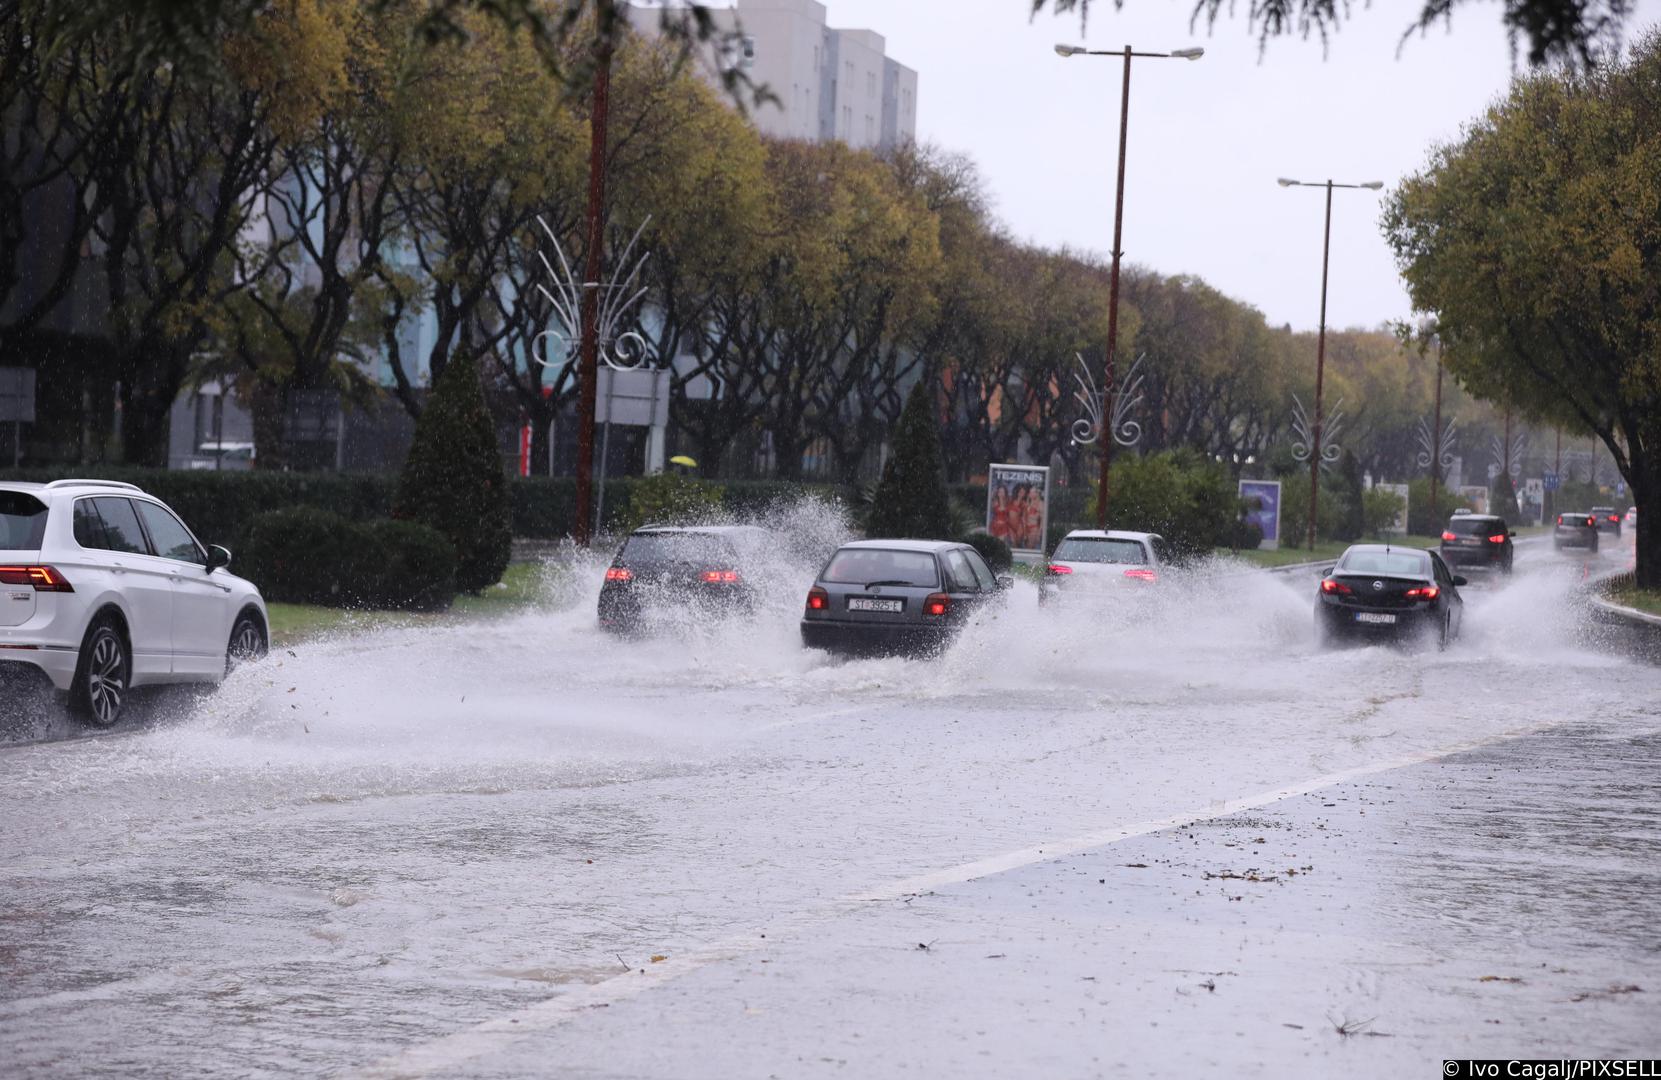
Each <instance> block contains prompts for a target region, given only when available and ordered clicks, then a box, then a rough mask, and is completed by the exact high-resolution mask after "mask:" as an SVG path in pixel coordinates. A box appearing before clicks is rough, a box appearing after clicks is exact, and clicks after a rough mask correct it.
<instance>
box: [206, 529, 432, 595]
mask: <svg viewBox="0 0 1661 1080" xmlns="http://www.w3.org/2000/svg"><path fill="white" fill-rule="evenodd" d="M237 572H238V573H239V574H241V575H242V576H243V577H246V578H248V579H249V580H250V581H252V582H253V583H254V584H255V585H258V586H259V589H260V592H261V593H262V594H263V595H264V596H265V598H266V599H267V600H272V601H279V602H283V603H291V604H323V605H327V606H329V607H368V608H401V609H409V610H415V611H434V610H440V609H443V608H447V607H449V606H450V601H451V600H452V599H453V598H454V596H455V573H456V551H455V547H454V545H452V544H451V543H450V541H449V540H448V539H447V538H446V537H445V536H444V535H443V534H442V533H440V532H438V531H437V530H436V529H432V528H429V527H428V526H426V525H418V524H416V523H415V522H411V521H384V520H383V521H374V522H367V523H359V522H354V521H348V520H346V519H345V518H343V517H341V516H340V515H339V514H331V513H329V512H328V511H327V510H319V509H316V508H314V507H296V508H293V509H288V510H273V511H271V512H270V513H267V514H261V515H259V516H258V517H256V518H254V519H253V521H252V522H250V523H249V527H248V541H247V543H246V544H245V545H244V551H243V554H242V556H241V557H240V558H239V560H238V563H237Z"/></svg>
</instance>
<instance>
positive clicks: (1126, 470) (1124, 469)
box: [1107, 450, 1241, 559]
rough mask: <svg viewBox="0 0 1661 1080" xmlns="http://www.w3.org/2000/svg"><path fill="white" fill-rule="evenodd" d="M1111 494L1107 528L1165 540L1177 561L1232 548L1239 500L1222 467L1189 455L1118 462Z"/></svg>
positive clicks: (1167, 453)
mask: <svg viewBox="0 0 1661 1080" xmlns="http://www.w3.org/2000/svg"><path fill="white" fill-rule="evenodd" d="M1111 483H1112V485H1113V486H1112V488H1110V489H1109V491H1108V503H1107V516H1108V525H1109V527H1110V528H1114V529H1133V530H1136V531H1138V532H1152V533H1158V534H1159V535H1160V536H1163V537H1164V538H1165V540H1166V541H1167V542H1168V543H1169V544H1170V545H1171V549H1172V551H1173V553H1174V554H1175V555H1176V557H1177V558H1179V559H1180V558H1191V557H1193V556H1195V555H1203V554H1209V553H1210V552H1211V551H1212V550H1213V549H1214V548H1217V547H1221V546H1224V545H1226V544H1227V543H1228V538H1229V535H1230V533H1231V532H1232V531H1233V529H1234V526H1235V523H1236V522H1237V521H1239V519H1240V505H1241V504H1240V496H1239V494H1238V492H1237V490H1236V485H1235V483H1234V481H1233V479H1232V478H1231V477H1230V475H1229V472H1228V470H1227V469H1225V468H1224V467H1223V466H1222V464H1221V463H1220V462H1217V461H1213V460H1211V459H1209V458H1207V457H1204V456H1203V455H1200V454H1197V453H1195V452H1193V451H1190V450H1175V451H1165V452H1162V453H1158V454H1150V455H1148V456H1146V457H1130V456H1128V455H1127V456H1125V457H1122V458H1120V459H1119V460H1118V461H1117V462H1116V463H1115V464H1114V466H1113V475H1112V480H1111Z"/></svg>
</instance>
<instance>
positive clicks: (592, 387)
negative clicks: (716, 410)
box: [571, 0, 612, 547]
mask: <svg viewBox="0 0 1661 1080" xmlns="http://www.w3.org/2000/svg"><path fill="white" fill-rule="evenodd" d="M596 22H597V29H596V33H597V34H598V37H597V38H596V40H595V43H594V103H593V108H592V110H591V111H590V113H589V116H588V221H587V225H588V229H587V233H588V241H587V242H588V251H587V260H586V263H585V265H584V268H583V287H582V288H583V292H582V310H581V318H582V344H581V352H580V353H579V357H578V362H577V374H578V380H579V382H580V384H581V389H580V391H579V392H580V393H581V395H582V396H581V398H580V402H581V404H580V405H579V407H578V417H577V520H576V522H575V524H574V528H573V529H572V530H571V538H572V539H573V540H575V541H576V542H577V543H578V544H579V545H582V546H583V547H587V546H588V542H589V540H590V539H591V538H592V537H593V535H594V530H595V528H596V527H597V526H598V525H599V524H600V523H599V522H596V521H594V406H595V402H596V399H597V390H598V384H599V381H600V375H599V372H600V273H601V260H600V246H601V243H602V241H603V239H604V235H605V233H604V229H605V203H606V119H607V118H606V111H607V108H608V106H609V105H610V97H611V42H610V41H609V39H608V35H609V34H610V32H611V30H612V12H611V0H600V3H599V11H598V12H597V14H596Z"/></svg>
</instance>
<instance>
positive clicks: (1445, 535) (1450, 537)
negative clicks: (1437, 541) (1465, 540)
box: [1442, 531, 1459, 540]
mask: <svg viewBox="0 0 1661 1080" xmlns="http://www.w3.org/2000/svg"><path fill="white" fill-rule="evenodd" d="M1442 539H1444V540H1457V539H1459V537H1457V536H1455V535H1453V533H1452V532H1451V531H1448V532H1444V533H1443V534H1442Z"/></svg>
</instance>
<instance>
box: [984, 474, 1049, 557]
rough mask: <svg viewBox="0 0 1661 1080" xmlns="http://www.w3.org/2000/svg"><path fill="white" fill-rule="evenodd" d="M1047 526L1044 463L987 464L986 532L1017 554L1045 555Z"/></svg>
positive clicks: (1047, 483) (1047, 501) (1047, 486)
mask: <svg viewBox="0 0 1661 1080" xmlns="http://www.w3.org/2000/svg"><path fill="white" fill-rule="evenodd" d="M1049 528H1050V470H1049V467H1048V466H1047V465H990V466H988V467H987V470H986V531H987V532H989V533H991V534H992V535H993V536H996V537H997V538H998V539H1000V540H1002V541H1003V542H1004V543H1006V544H1008V545H1009V550H1010V551H1012V552H1014V553H1015V554H1016V555H1026V556H1030V557H1032V558H1035V559H1041V558H1043V557H1044V537H1045V534H1046V533H1048V532H1049Z"/></svg>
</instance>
